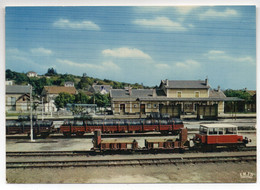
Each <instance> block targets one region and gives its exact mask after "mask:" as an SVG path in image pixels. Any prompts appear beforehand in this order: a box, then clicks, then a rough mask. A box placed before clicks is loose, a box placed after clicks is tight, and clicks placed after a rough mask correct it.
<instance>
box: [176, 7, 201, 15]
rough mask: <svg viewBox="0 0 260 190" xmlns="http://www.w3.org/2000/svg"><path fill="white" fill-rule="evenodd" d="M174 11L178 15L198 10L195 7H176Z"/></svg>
mask: <svg viewBox="0 0 260 190" xmlns="http://www.w3.org/2000/svg"><path fill="white" fill-rule="evenodd" d="M175 8H176V10H177V11H178V12H179V13H180V14H184V15H186V14H189V13H190V12H191V11H192V10H194V9H196V8H198V7H196V6H177V7H175Z"/></svg>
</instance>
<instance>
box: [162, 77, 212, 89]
mask: <svg viewBox="0 0 260 190" xmlns="http://www.w3.org/2000/svg"><path fill="white" fill-rule="evenodd" d="M162 84H164V86H165V88H171V89H194V88H199V89H208V88H210V86H209V85H208V84H206V80H167V79H166V80H162V81H161V85H162Z"/></svg>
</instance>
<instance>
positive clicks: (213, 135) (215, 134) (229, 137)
mask: <svg viewBox="0 0 260 190" xmlns="http://www.w3.org/2000/svg"><path fill="white" fill-rule="evenodd" d="M193 142H194V144H195V146H207V147H211V148H213V147H214V148H215V147H218V146H222V147H223V146H225V147H240V146H245V145H246V144H247V143H248V142H249V140H248V138H247V137H245V138H243V136H242V135H239V134H238V129H237V126H235V125H231V124H204V125H200V128H199V133H198V134H196V135H195V137H194V138H193Z"/></svg>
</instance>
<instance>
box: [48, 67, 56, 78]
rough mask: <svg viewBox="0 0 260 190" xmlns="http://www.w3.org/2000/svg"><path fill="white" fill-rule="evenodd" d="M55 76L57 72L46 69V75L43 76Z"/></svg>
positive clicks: (52, 69)
mask: <svg viewBox="0 0 260 190" xmlns="http://www.w3.org/2000/svg"><path fill="white" fill-rule="evenodd" d="M55 75H57V71H56V70H55V69H54V68H48V70H47V73H46V74H45V76H55Z"/></svg>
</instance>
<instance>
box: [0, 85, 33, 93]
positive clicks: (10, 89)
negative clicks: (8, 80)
mask: <svg viewBox="0 0 260 190" xmlns="http://www.w3.org/2000/svg"><path fill="white" fill-rule="evenodd" d="M5 88H6V94H27V93H30V86H26V85H6V86H5Z"/></svg>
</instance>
